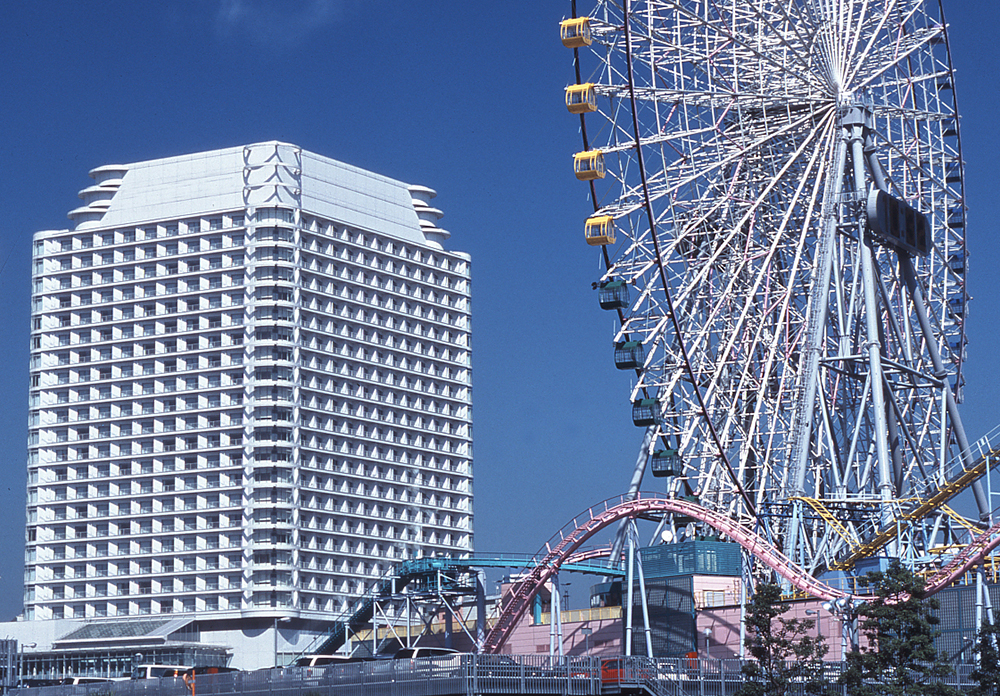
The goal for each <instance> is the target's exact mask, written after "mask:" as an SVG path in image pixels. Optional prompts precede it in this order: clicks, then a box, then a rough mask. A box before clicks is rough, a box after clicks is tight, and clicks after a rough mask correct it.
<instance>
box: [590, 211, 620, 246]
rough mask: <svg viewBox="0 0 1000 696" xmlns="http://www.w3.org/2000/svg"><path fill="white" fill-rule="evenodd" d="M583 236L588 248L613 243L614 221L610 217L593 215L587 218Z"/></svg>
mask: <svg viewBox="0 0 1000 696" xmlns="http://www.w3.org/2000/svg"><path fill="white" fill-rule="evenodd" d="M583 233H584V235H585V236H586V238H587V244H589V245H590V246H604V245H605V244H614V243H615V221H614V218H612V217H611V216H610V215H595V216H594V217H591V218H587V224H586V225H585V226H584V230H583Z"/></svg>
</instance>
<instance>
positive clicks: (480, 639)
mask: <svg viewBox="0 0 1000 696" xmlns="http://www.w3.org/2000/svg"><path fill="white" fill-rule="evenodd" d="M485 642H486V571H485V570H482V569H480V570H478V571H476V652H482V651H483V644H484V643H485Z"/></svg>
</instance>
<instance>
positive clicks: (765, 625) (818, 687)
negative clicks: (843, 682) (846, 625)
mask: <svg viewBox="0 0 1000 696" xmlns="http://www.w3.org/2000/svg"><path fill="white" fill-rule="evenodd" d="M789 608H790V607H789V605H787V604H785V603H782V601H781V588H780V587H779V586H778V585H776V584H774V583H770V582H769V583H760V584H758V586H757V591H756V592H755V593H754V596H753V599H752V600H751V601H750V603H749V604H748V605H747V608H746V629H747V633H746V640H745V641H744V644H745V645H746V648H747V651H748V652H749V654H750V657H751V658H752V659H751V660H748V661H746V662H744V663H743V667H742V668H741V669H742V672H743V676H744V680H743V683H742V684H741V685H740V688H739V689H738V690H737V696H784V695H785V694H788V693H790V689H791V687H792V685H793V684H795V685H796V687H797V688H798V685H802V687H804V688H805V691H806V693H810V694H823V693H826V692H827V690H828V689H829V688H830V687H831V685H830V684H827V683H826V682H825V681H824V680H823V656H824V655H826V651H827V646H826V643H824V642H823V639H822V638H820V637H819V636H818V635H817V636H811V635H808V634H809V633H810V632H811V631H812V630H813V628H814V626H815V624H816V622H815V621H814V620H813V619H804V620H803V619H786V618H783V617H782V614H784V613H785V612H786V611H788V609H789ZM797 692H798V691H797V689H796V693H797Z"/></svg>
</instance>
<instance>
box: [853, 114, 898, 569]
mask: <svg viewBox="0 0 1000 696" xmlns="http://www.w3.org/2000/svg"><path fill="white" fill-rule="evenodd" d="M865 121H866V118H865V111H864V110H863V109H862V108H861V107H855V108H854V109H852V110H851V111H850V112H849V113H848V114H847V115H846V116H845V117H844V126H845V127H849V128H850V131H849V132H850V144H851V163H852V164H853V165H854V186H855V188H856V189H857V193H858V197H859V199H861V200H864V199H865V189H866V186H865V156H864V135H865ZM858 234H859V236H860V237H861V239H860V240H859V242H860V243H859V244H858V248H859V250H860V252H861V275H862V285H863V286H864V287H863V290H864V303H865V328H866V338H867V343H866V349H867V353H868V379H869V382H870V385H871V397H872V412H873V413H872V417H873V419H874V421H875V453H876V461H877V465H878V468H877V471H878V488H879V497H880V498H881V500H882V510H881V521H882V525H883V526H886V525H888V524H890V523H891V522H892V519H893V511H892V500H893V498H894V497H895V495H894V491H893V481H894V480H895V477H894V476H893V474H892V462H891V460H890V459H889V426H888V417H887V416H888V413H887V412H886V401H885V391H884V389H883V385H884V384H885V381H884V379H885V378H884V376H883V373H882V341H881V336H880V331H879V316H880V313H879V307H878V300H877V298H876V296H875V291H876V286H875V255H874V253H873V251H872V240H871V238H870V237H869V236H868V235H867V234H865V230H864V229H863V228H862V229H859V230H858ZM890 554H891V550H890Z"/></svg>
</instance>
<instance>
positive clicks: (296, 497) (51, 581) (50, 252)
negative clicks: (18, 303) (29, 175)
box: [24, 142, 472, 633]
mask: <svg viewBox="0 0 1000 696" xmlns="http://www.w3.org/2000/svg"><path fill="white" fill-rule="evenodd" d="M91 176H92V177H93V178H94V179H95V180H96V183H95V184H94V185H93V186H90V187H89V188H86V189H84V190H83V191H81V192H80V197H81V198H82V199H83V200H84V206H83V207H80V208H77V209H76V210H73V211H72V212H71V213H70V214H69V217H70V218H71V220H72V221H73V222H74V224H75V227H74V228H73V229H69V230H54V231H44V232H39V233H37V234H36V235H35V237H34V251H33V264H34V268H33V292H32V313H31V314H32V327H31V328H32V331H31V391H30V430H29V433H30V434H29V447H28V452H29V453H28V502H27V549H26V570H25V599H24V605H25V618H26V619H69V618H74V619H79V618H92V617H135V616H141V615H162V614H173V615H178V614H189V615H190V614H192V613H197V614H198V615H199V616H200V617H208V618H218V619H220V620H223V621H225V620H229V619H245V618H257V619H265V618H266V619H268V620H271V619H272V618H273V620H274V621H277V620H278V617H298V618H300V619H310V618H315V619H330V618H333V615H334V614H335V612H338V611H340V610H341V608H342V607H344V606H345V603H346V601H347V599H348V598H349V597H350V596H356V595H357V594H358V593H359V592H360V591H361V590H362V589H363V588H365V587H366V586H369V585H370V584H371V583H372V582H373V581H374V580H375V579H377V578H378V577H379V576H381V575H382V574H383V573H384V572H385V571H386V570H387V569H389V568H390V567H391V566H392V565H393V564H395V563H397V562H399V561H400V560H403V559H407V558H416V557H420V556H427V555H431V554H448V555H462V554H465V553H468V552H470V551H471V550H472V452H471V442H472V432H471V429H472V425H471V424H472V415H471V405H472V397H471V374H470V345H469V338H470V334H469V331H470V327H469V257H468V256H467V255H466V254H463V253H460V252H454V251H447V250H445V249H443V247H442V244H443V242H445V240H446V239H447V238H448V233H447V232H445V231H444V230H442V229H439V228H438V227H437V226H436V224H435V222H436V220H437V219H439V218H440V217H441V212H440V211H439V210H437V209H435V208H433V207H432V206H431V205H430V203H429V201H430V199H431V198H432V197H433V196H434V192H433V191H432V190H430V189H428V188H425V187H422V186H407V185H405V184H402V183H400V182H397V181H393V180H391V179H387V178H385V177H382V176H378V175H376V174H373V173H370V172H366V171H363V170H360V169H357V168H355V167H351V166H348V165H345V164H342V163H340V162H336V161H333V160H330V159H327V158H325V157H320V156H318V155H315V154H312V153H310V152H306V151H303V150H301V149H300V148H298V147H296V146H293V145H288V144H284V143H277V142H268V143H259V144H255V145H249V146H246V147H237V148H231V149H225V150H218V151H214V152H205V153H199V154H194V155H188V156H182V157H171V158H168V159H161V160H153V161H148V162H138V163H135V164H128V165H121V166H118V165H115V166H103V167H98V168H97V169H94V170H93V171H92V172H91ZM177 618H181V617H177ZM104 620H110V619H104ZM267 625H270V624H267ZM275 628H276V631H275V632H276V633H277V624H275Z"/></svg>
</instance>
